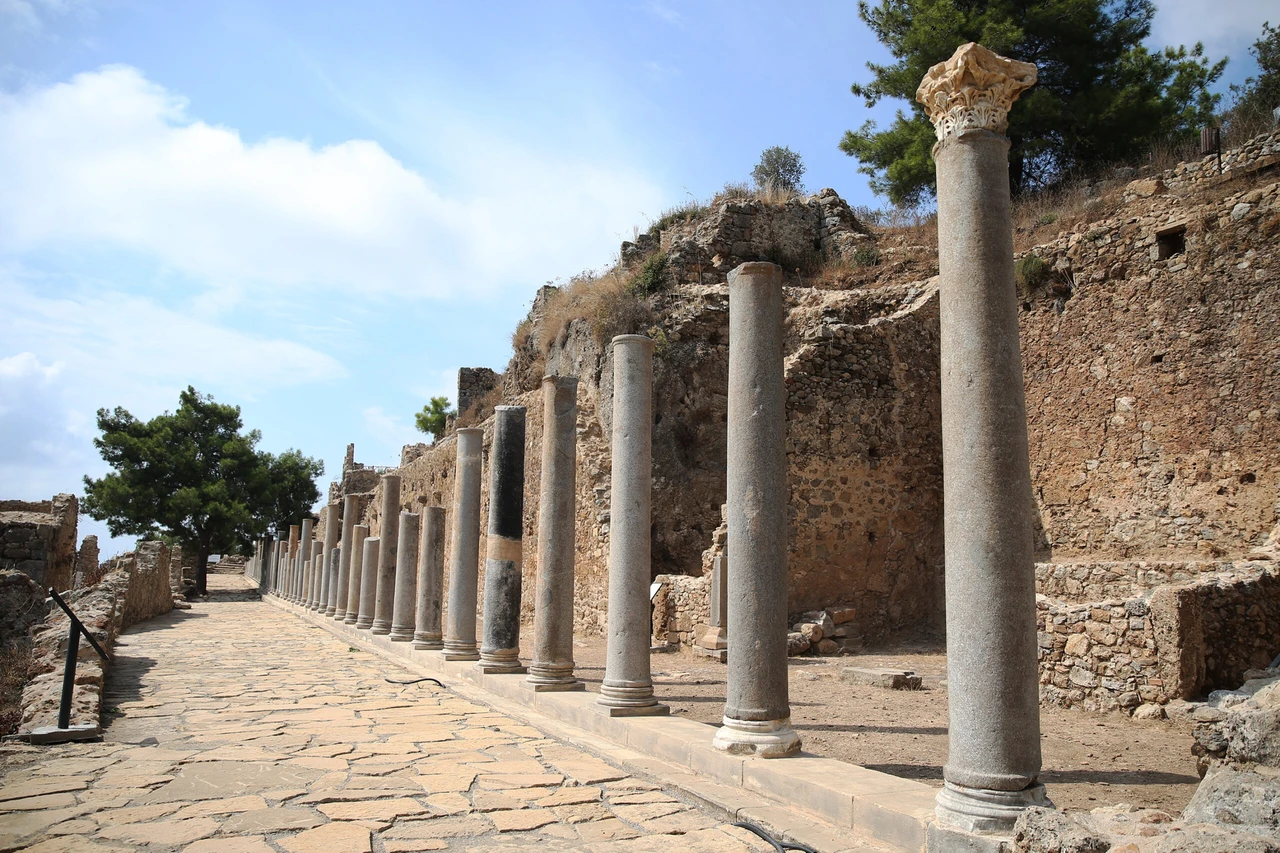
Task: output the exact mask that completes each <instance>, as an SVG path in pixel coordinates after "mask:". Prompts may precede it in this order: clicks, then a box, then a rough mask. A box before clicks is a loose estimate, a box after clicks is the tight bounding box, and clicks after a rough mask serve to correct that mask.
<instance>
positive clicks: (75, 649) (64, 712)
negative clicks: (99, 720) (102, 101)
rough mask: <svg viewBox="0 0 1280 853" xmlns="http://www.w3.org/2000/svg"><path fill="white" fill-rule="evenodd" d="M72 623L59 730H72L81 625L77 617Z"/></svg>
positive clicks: (63, 679) (68, 639) (70, 620)
mask: <svg viewBox="0 0 1280 853" xmlns="http://www.w3.org/2000/svg"><path fill="white" fill-rule="evenodd" d="M67 621H68V622H70V623H71V634H70V636H68V637H67V664H66V666H65V667H63V669H62V703H61V704H60V705H58V728H60V729H69V728H71V692H72V691H73V690H74V689H75V685H76V659H77V657H78V656H79V653H80V623H79V622H78V621H76V619H75V617H72V618H71V619H68V620H67Z"/></svg>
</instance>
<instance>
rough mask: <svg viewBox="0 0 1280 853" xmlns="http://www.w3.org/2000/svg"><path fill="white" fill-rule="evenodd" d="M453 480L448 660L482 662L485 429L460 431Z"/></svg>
mask: <svg viewBox="0 0 1280 853" xmlns="http://www.w3.org/2000/svg"><path fill="white" fill-rule="evenodd" d="M457 440H458V461H457V465H456V466H455V468H454V478H453V552H452V554H451V557H450V560H449V607H448V609H447V610H446V611H445V619H446V623H445V624H446V626H447V627H446V630H445V635H444V651H443V652H441V655H442V656H443V657H444V659H445V660H478V659H479V657H480V653H479V652H478V651H477V650H476V595H477V592H478V587H479V579H480V463H481V457H482V455H483V452H484V430H481V429H475V428H470V429H460V430H458V432H457Z"/></svg>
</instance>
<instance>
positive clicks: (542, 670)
mask: <svg viewBox="0 0 1280 853" xmlns="http://www.w3.org/2000/svg"><path fill="white" fill-rule="evenodd" d="M525 687H528V688H529V689H530V690H533V691H534V692H537V693H543V692H553V691H558V690H586V689H587V685H585V684H583V683H582V682H581V681H579V680H578V679H577V678H575V677H574V675H573V665H572V664H570V665H568V666H564V665H561V664H548V663H539V662H538V661H534V662H533V663H532V664H530V665H529V677H528V678H526V679H525Z"/></svg>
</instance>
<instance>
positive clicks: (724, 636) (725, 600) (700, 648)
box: [693, 553, 729, 663]
mask: <svg viewBox="0 0 1280 853" xmlns="http://www.w3.org/2000/svg"><path fill="white" fill-rule="evenodd" d="M728 574H729V555H728V554H727V553H725V554H719V555H717V556H716V558H715V560H714V561H712V563H711V591H710V596H709V598H710V604H711V613H710V620H709V621H710V623H711V624H710V625H708V626H707V630H706V633H704V634H703V635H702V636H701V637H699V638H698V640H697V642H696V643H695V644H694V647H693V650H694V651H695V652H696V653H698V654H700V655H703V656H705V657H709V658H715V659H716V660H718V661H720V662H721V663H724V662H725V661H727V660H728V659H729V631H728V629H727V627H726V626H727V625H728V620H727V619H726V618H725V616H726V613H727V611H728V609H729V586H728V584H726V583H725V581H726V580H727V577H728Z"/></svg>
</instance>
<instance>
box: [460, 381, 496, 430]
mask: <svg viewBox="0 0 1280 853" xmlns="http://www.w3.org/2000/svg"><path fill="white" fill-rule="evenodd" d="M501 405H502V383H501V382H499V383H498V384H497V385H495V386H493V387H492V388H490V389H489V390H488V392H486V393H485V395H484V396H483V397H481V398H480V399H479V400H476V401H475V402H473V403H472V404H471V405H470V406H469V407H467V410H466V411H465V412H458V418H457V420H456V421H454V423H455V424H456V426H457V427H458V428H459V429H460V428H462V427H473V426H479V425H480V424H482V423H484V421H485V420H486V419H487V418H488V417H489V416H490V415H492V414H493V408H494V406H501Z"/></svg>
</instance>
